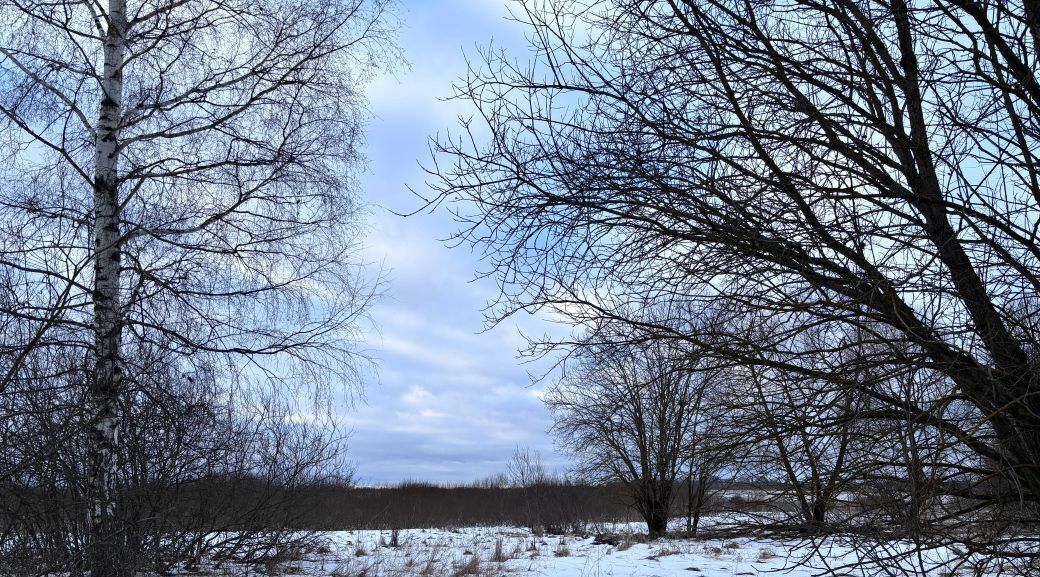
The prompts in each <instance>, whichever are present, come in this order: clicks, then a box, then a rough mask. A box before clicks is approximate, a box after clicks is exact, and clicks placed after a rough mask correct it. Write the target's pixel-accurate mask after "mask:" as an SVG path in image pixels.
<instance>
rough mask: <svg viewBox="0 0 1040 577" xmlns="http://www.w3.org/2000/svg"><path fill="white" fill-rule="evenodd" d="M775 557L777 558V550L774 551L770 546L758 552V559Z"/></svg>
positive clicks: (766, 559)
mask: <svg viewBox="0 0 1040 577" xmlns="http://www.w3.org/2000/svg"><path fill="white" fill-rule="evenodd" d="M775 558H776V551H774V550H773V549H772V548H770V547H766V548H765V549H762V550H760V551H759V552H758V560H759V561H768V560H770V559H775Z"/></svg>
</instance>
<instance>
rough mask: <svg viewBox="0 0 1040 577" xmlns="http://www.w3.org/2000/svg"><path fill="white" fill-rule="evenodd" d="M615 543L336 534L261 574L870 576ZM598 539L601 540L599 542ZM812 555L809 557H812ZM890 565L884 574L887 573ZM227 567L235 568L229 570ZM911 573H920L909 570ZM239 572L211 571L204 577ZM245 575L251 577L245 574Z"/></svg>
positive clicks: (788, 555)
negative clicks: (210, 573)
mask: <svg viewBox="0 0 1040 577" xmlns="http://www.w3.org/2000/svg"><path fill="white" fill-rule="evenodd" d="M599 529H601V530H604V531H608V532H609V534H610V535H611V537H612V538H614V539H616V541H615V542H613V543H602V542H600V539H598V538H597V537H596V536H594V535H593V534H588V535H583V536H577V535H536V534H534V533H532V532H531V531H530V530H529V529H526V528H518V527H464V528H451V529H412V530H401V531H397V532H396V542H395V541H394V539H395V532H391V531H379V530H358V531H333V532H327V533H325V534H323V536H322V537H323V539H322V540H323V544H322V545H320V546H318V547H316V548H314V549H311V550H308V551H303V552H298V553H297V554H295V555H292V556H288V557H286V558H285V559H284V560H283V561H282V562H280V563H278V564H272V565H269V566H267V567H264V568H261V569H260V570H259V573H256V571H257V570H254V572H253V573H252V574H258V575H263V574H266V575H301V576H306V577H310V576H317V575H330V576H333V577H413V576H415V577H465V576H474V577H498V576H516V577H676V576H699V577H722V576H731V575H732V576H740V575H748V576H751V575H783V576H789V577H809V576H813V575H819V574H822V573H824V572H827V571H830V572H831V574H836V575H843V576H847V577H852V576H861V575H862V576H866V575H875V574H877V572H876V571H872V570H870V569H868V568H866V567H854V566H853V564H854V563H853V562H854V561H855V556H854V555H853V554H851V552H850V550H849V549H848V548H844V547H842V546H840V545H837V544H833V545H828V544H826V543H823V544H822V546H821V543H815V544H813V545H810V544H808V543H806V542H805V541H800V540H795V539H791V540H782V539H753V538H725V539H681V538H670V539H660V540H656V541H650V542H648V541H647V540H646V539H645V534H642V535H641V533H640V532H639V527H638V526H637V525H629V524H616V525H606V526H601V527H599ZM601 535H602V534H601ZM813 551H815V552H813ZM934 561H935V560H934V559H933V560H931V561H929V562H927V563H926V564H925V565H924V566H922V567H917V568H908V569H910V573H909V574H913V573H918V574H921V575H942V576H944V577H955V576H959V575H969V574H971V573H969V572H966V571H967V569H966V568H961V569H958V568H957V567H954V566H949V565H946V564H944V563H941V562H940V563H935V562H934ZM891 568H892V567H890V569H891ZM229 569H231V570H230V571H229ZM915 569H916V570H915ZM203 572H204V573H205V572H213V573H217V574H227V573H235V571H234V570H233V568H229V567H226V566H219V565H214V566H212V567H210V568H209V571H203ZM242 574H243V575H247V574H250V573H249V572H243V573H242Z"/></svg>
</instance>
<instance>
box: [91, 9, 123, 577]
mask: <svg viewBox="0 0 1040 577" xmlns="http://www.w3.org/2000/svg"><path fill="white" fill-rule="evenodd" d="M126 26H127V24H126V6H125V0H110V2H109V5H108V21H107V33H106V37H105V47H104V59H105V61H104V68H103V75H104V76H103V78H102V83H101V89H102V95H101V105H100V110H99V115H98V123H97V131H96V135H95V138H96V140H95V149H96V154H97V156H96V164H95V174H94V223H93V224H94V230H93V232H94V287H93V289H94V292H93V301H94V303H93V304H94V331H95V333H94V347H95V350H94V354H95V361H94V374H93V378H92V379H90V387H89V391H88V393H89V411H90V414H89V418H90V428H89V431H88V435H89V438H88V439H87V443H88V452H89V471H88V475H89V478H88V479H87V483H88V485H87V486H88V500H89V505H90V509H89V510H90V513H89V514H90V519H89V525H88V526H89V532H90V533H89V537H88V538H89V540H90V547H89V549H88V558H87V569H88V570H89V571H90V575H91V577H126V576H128V575H130V568H129V564H128V563H127V562H126V556H125V555H123V554H122V549H123V548H122V547H121V546H120V543H121V542H122V541H123V539H124V537H125V535H124V531H122V529H121V527H120V526H119V522H118V520H117V516H116V501H115V477H116V466H117V461H116V449H117V446H118V443H119V414H118V404H119V397H120V394H121V389H122V381H123V366H122V359H121V355H120V342H121V332H122V325H123V322H122V311H121V308H120V295H119V283H120V267H121V260H122V259H121V254H120V252H121V247H120V242H121V239H120V209H119V173H118V169H119V162H118V160H119V154H120V152H119V148H118V146H119V122H120V117H121V115H122V97H123V63H124V60H125V57H126V40H125V38H126Z"/></svg>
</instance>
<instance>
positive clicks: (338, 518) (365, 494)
mask: <svg viewBox="0 0 1040 577" xmlns="http://www.w3.org/2000/svg"><path fill="white" fill-rule="evenodd" d="M728 488H730V489H731V490H733V491H736V492H737V493H738V494H739V492H740V490H741V489H742V488H750V487H745V484H743V483H740V484H732V483H731V482H730V483H728ZM297 491H298V493H297V494H296V496H295V498H294V499H293V501H294V502H295V503H296V506H297V507H298V511H299V512H300V516H299V517H298V522H299V523H300V527H299V528H303V529H321V530H336V529H340V530H345V529H405V528H425V527H464V526H474V525H515V526H522V527H531V528H533V529H535V530H541V531H545V532H547V533H564V532H574V531H581V530H583V529H584V528H585V526H587V525H588V524H593V523H602V522H627V521H638V520H640V519H641V517H640V516H639V514H638V512H637V511H636V510H635V509H634V507H633V503H632V501H631V496H630V493H629V492H628V491H627V490H626V489H625V488H624V487H623V486H622V485H620V484H613V485H589V484H582V483H572V482H566V481H564V482H551V483H541V484H535V485H532V486H527V487H509V486H481V485H479V484H474V485H438V484H433V483H426V482H417V481H409V482H405V483H401V484H398V485H394V486H389V487H349V486H331V485H330V486H318V487H309V488H306V489H298V490H297ZM676 493H677V496H678V498H676V499H675V501H674V503H673V512H674V514H675V515H676V516H682V515H684V514H685V510H686V499H685V490H684V487H681V486H680V487H676ZM745 501H746V499H743V498H741V497H739V496H737V497H735V498H730V497H723V496H717V497H715V498H713V499H712V500H711V501H710V502H709V503H707V504H706V507H705V511H706V512H711V511H718V510H723V509H726V510H730V509H732V508H733V507H734V505H737V506H738V507H739V506H740V505H741V504H743V503H744V502H745Z"/></svg>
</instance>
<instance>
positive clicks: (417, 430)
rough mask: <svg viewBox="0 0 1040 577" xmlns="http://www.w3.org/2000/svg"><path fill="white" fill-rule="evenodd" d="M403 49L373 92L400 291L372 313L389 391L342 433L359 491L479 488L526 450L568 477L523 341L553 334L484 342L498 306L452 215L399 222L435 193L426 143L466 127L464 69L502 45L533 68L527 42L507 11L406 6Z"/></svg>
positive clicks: (487, 6)
mask: <svg viewBox="0 0 1040 577" xmlns="http://www.w3.org/2000/svg"><path fill="white" fill-rule="evenodd" d="M402 4H403V10H402V13H401V20H402V28H401V34H400V42H401V46H402V47H403V49H404V51H405V55H406V58H407V59H408V62H409V66H408V68H407V69H405V70H401V71H400V72H398V73H397V74H396V77H384V78H380V79H378V80H377V81H376V82H375V83H374V84H373V85H372V86H371V88H370V91H369V98H370V100H371V109H372V112H373V114H374V115H375V117H374V119H373V120H372V122H371V124H370V126H369V128H368V154H369V159H370V166H369V172H368V174H367V176H366V178H365V179H364V190H365V193H364V194H365V197H366V199H367V200H368V202H369V203H370V204H371V205H372V215H371V217H370V222H371V226H372V230H371V233H370V235H369V238H368V245H369V246H368V249H367V254H368V259H369V260H370V261H372V262H376V263H382V264H383V266H384V267H385V268H386V271H387V277H388V281H389V284H388V286H387V294H386V296H385V297H384V298H383V299H382V301H381V302H380V303H379V304H378V305H377V306H376V307H375V309H374V310H373V316H374V320H375V323H376V325H377V326H378V327H379V334H377V335H375V336H373V338H372V342H371V344H370V348H371V349H372V351H373V354H374V356H375V357H376V358H377V361H378V364H379V371H378V372H379V377H378V383H373V384H371V385H369V386H368V388H367V390H366V396H367V398H366V403H365V404H363V405H361V406H358V407H356V408H354V409H352V410H350V411H348V412H347V413H346V414H345V415H344V416H343V421H344V422H345V423H346V424H348V426H350V427H352V428H353V430H354V433H353V436H352V437H351V446H350V457H351V458H352V459H353V460H355V461H356V462H357V464H358V475H359V477H360V479H361V481H362V482H366V483H388V482H394V481H398V480H401V479H425V480H432V481H470V480H474V479H477V478H479V477H482V476H484V475H487V474H489V473H493V472H496V471H501V470H504V468H505V463H506V461H507V460H508V458H509V456H510V454H511V453H512V451H513V449H514V447H516V446H518V445H519V446H526V447H530V448H532V449H536V450H538V451H540V452H541V454H542V456H543V459H544V460H545V461H546V463H547V465H549V466H551V467H556V468H559V467H562V466H563V465H564V460H563V459H562V457H561V456H559V455H556V454H555V453H554V452H553V447H552V441H551V439H550V438H549V437H548V436H547V434H546V429H547V428H548V427H549V417H548V414H547V412H546V411H545V409H544V408H543V406H542V403H541V400H540V398H539V393H540V392H541V390H542V388H543V387H544V385H542V384H539V385H532V383H531V379H530V377H529V376H528V375H529V373H538V372H543V371H544V370H545V367H546V364H545V363H542V364H540V365H529V364H527V365H525V364H522V363H521V362H520V361H518V360H517V358H516V355H517V349H518V348H520V347H521V346H522V344H523V338H522V336H521V334H536V335H541V334H543V333H544V332H546V331H547V330H552V327H550V326H548V324H547V323H545V322H544V321H541V320H539V319H537V318H534V317H528V318H520V319H516V320H515V321H511V322H509V323H507V324H503V325H500V326H498V327H496V328H494V329H493V330H490V331H487V332H482V331H483V328H484V319H483V316H482V313H481V309H482V308H483V307H484V306H485V304H486V303H487V302H488V301H489V300H490V299H491V298H493V296H494V295H495V287H494V286H493V284H492V283H489V282H479V281H474V276H475V271H476V270H478V269H479V268H480V266H481V265H480V262H479V260H478V258H477V257H476V256H475V255H474V254H472V253H471V252H470V250H469V249H468V248H465V247H460V248H455V249H449V248H448V247H447V246H446V244H445V242H444V241H443V239H445V238H446V237H448V236H449V235H450V234H451V233H452V232H453V231H455V230H456V225H455V224H454V223H453V222H452V220H451V218H450V216H449V215H447V214H445V213H443V212H436V213H434V214H419V215H416V216H413V217H409V218H401V217H398V216H395V215H393V214H392V213H391V212H390V211H391V210H392V211H396V212H411V211H413V210H415V209H416V208H417V207H419V206H420V201H419V199H417V198H416V197H415V196H413V194H412V193H411V192H409V190H408V186H411V187H412V188H414V189H415V190H416V191H418V192H424V191H425V190H426V184H425V178H424V174H423V172H422V170H421V168H420V166H419V162H425V161H427V160H428V158H429V156H428V152H427V145H428V138H429V137H430V136H431V135H435V134H437V133H438V132H441V133H443V132H444V131H445V130H447V129H448V128H451V127H454V126H456V125H457V123H458V121H457V117H458V116H459V115H460V114H463V115H465V114H467V113H468V109H467V108H466V107H465V105H464V104H462V103H460V102H445V101H443V100H442V98H443V97H445V96H448V95H450V94H451V84H452V82H453V81H455V80H457V79H458V78H460V77H461V76H463V74H464V73H465V70H466V61H465V56H466V55H467V54H469V55H471V56H472V55H474V54H475V53H476V50H477V48H478V47H481V46H487V45H488V44H489V43H490V42H492V41H493V42H494V44H495V45H496V46H502V47H505V48H507V49H512V50H513V51H514V54H516V55H517V56H519V57H524V56H526V54H527V52H526V49H525V47H526V42H525V40H524V36H523V34H524V30H523V28H522V27H520V26H519V25H518V24H516V23H515V22H510V21H509V20H508V18H507V17H508V11H507V5H508V0H402Z"/></svg>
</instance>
